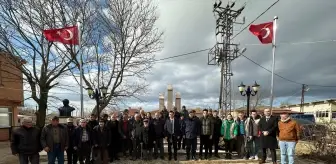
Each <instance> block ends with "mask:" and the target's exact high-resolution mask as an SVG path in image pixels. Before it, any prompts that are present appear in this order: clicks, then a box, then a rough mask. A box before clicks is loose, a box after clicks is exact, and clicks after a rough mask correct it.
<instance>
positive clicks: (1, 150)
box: [0, 142, 324, 164]
mask: <svg viewBox="0 0 336 164" xmlns="http://www.w3.org/2000/svg"><path fill="white" fill-rule="evenodd" d="M9 146H10V145H9V142H0V154H1V157H0V164H18V160H17V157H15V156H13V155H12V154H11V151H10V147H9ZM165 149H167V148H165ZM165 152H167V151H166V150H165ZM278 154H279V153H278ZM166 159H167V157H166ZM223 159H224V155H223V151H221V160H218V159H216V158H212V159H211V160H202V161H200V160H199V161H197V163H199V164H217V163H236V164H237V163H239V164H255V163H259V162H258V161H253V160H250V161H249V160H238V159H235V160H223ZM184 160H185V155H184V150H180V151H179V155H178V161H177V162H175V161H171V162H169V161H167V160H164V161H163V160H152V161H150V162H148V161H142V160H139V161H131V160H129V159H128V158H122V159H121V160H120V161H117V162H114V163H115V164H141V163H147V164H166V163H181V164H184V163H194V162H195V161H184ZM269 163H271V162H269ZM41 164H47V162H46V153H45V152H44V151H42V152H41ZM296 164H324V163H323V162H316V161H313V160H307V159H297V161H296Z"/></svg>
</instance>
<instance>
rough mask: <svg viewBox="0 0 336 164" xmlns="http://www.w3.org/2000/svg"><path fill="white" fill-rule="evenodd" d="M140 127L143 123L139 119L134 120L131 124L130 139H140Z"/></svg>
mask: <svg viewBox="0 0 336 164" xmlns="http://www.w3.org/2000/svg"><path fill="white" fill-rule="evenodd" d="M142 127H143V123H142V121H141V120H138V121H134V123H133V125H132V132H131V137H132V139H141V137H142V136H141V132H142Z"/></svg>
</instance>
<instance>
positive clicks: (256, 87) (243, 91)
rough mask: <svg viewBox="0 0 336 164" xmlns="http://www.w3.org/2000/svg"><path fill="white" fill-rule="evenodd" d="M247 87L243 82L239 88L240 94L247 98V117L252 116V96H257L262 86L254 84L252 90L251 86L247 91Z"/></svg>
mask: <svg viewBox="0 0 336 164" xmlns="http://www.w3.org/2000/svg"><path fill="white" fill-rule="evenodd" d="M245 87H246V86H245V85H244V84H243V82H241V84H240V85H239V86H238V89H239V92H240V94H241V95H242V96H246V98H247V107H246V115H247V117H248V116H249V115H250V96H255V95H257V93H258V90H259V87H260V85H259V84H257V82H254V84H253V85H252V89H251V87H250V86H247V89H245Z"/></svg>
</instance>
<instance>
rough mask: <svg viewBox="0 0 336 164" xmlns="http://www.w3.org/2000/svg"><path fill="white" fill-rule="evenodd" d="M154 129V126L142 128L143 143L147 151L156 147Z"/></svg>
mask: <svg viewBox="0 0 336 164" xmlns="http://www.w3.org/2000/svg"><path fill="white" fill-rule="evenodd" d="M154 133H155V132H154V129H153V127H152V126H147V127H144V126H143V127H142V128H141V135H142V136H141V142H142V143H143V144H144V148H145V149H149V148H153V146H154V143H153V142H154V139H155V134H154Z"/></svg>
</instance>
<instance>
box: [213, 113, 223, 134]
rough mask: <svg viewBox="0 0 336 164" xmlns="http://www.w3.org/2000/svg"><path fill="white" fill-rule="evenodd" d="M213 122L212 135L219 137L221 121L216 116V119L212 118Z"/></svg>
mask: <svg viewBox="0 0 336 164" xmlns="http://www.w3.org/2000/svg"><path fill="white" fill-rule="evenodd" d="M213 122H214V130H213V135H214V136H220V135H221V127H222V120H221V119H220V118H219V117H218V116H217V117H213Z"/></svg>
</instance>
